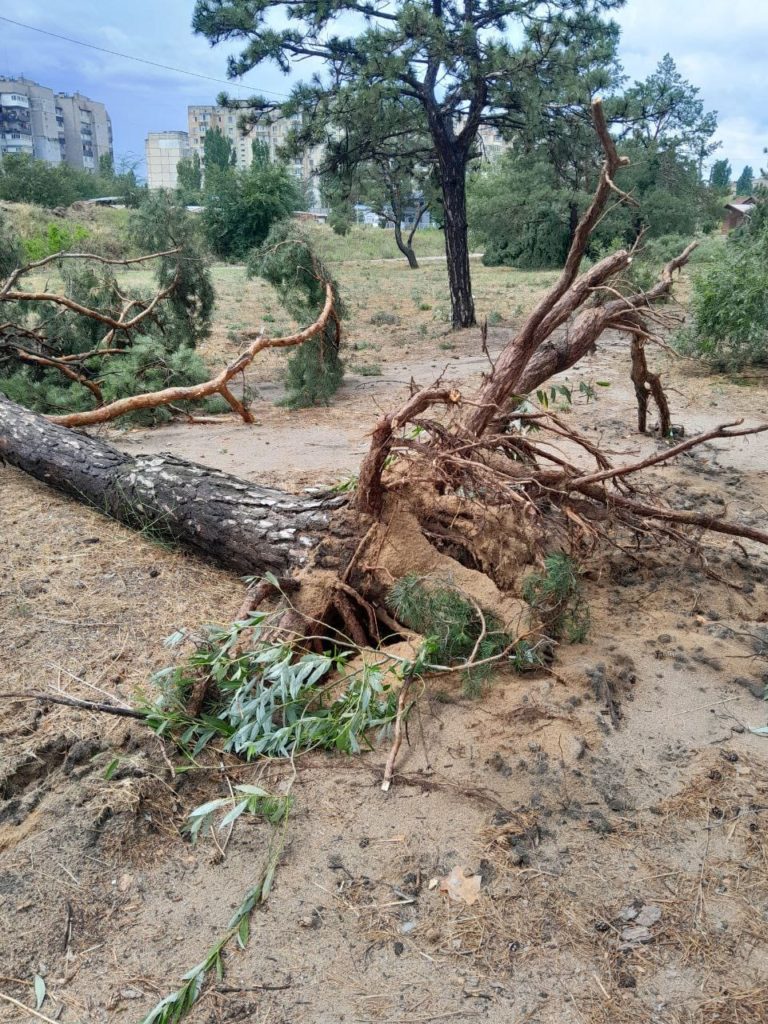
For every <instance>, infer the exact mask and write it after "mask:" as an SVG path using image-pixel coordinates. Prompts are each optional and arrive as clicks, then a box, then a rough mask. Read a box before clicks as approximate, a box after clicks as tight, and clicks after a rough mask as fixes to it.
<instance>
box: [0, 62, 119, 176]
mask: <svg viewBox="0 0 768 1024" xmlns="http://www.w3.org/2000/svg"><path fill="white" fill-rule="evenodd" d="M4 153H9V154H12V153H28V154H29V155H30V156H34V157H36V158H37V159H38V160H45V161H46V163H49V164H60V163H68V164H70V166H72V167H80V168H85V169H86V170H89V171H95V170H97V169H98V166H99V160H100V158H101V157H102V156H111V155H112V123H111V121H110V119H109V114H108V113H107V111H106V108H105V107H104V104H103V103H97V102H95V101H94V100H90V99H88V97H87V96H82V95H81V94H80V93H75V94H74V95H72V96H70V95H68V94H67V93H54V91H53V89H48V88H47V87H46V86H44V85H38V83H37V82H31V81H29V80H28V79H26V78H4V77H2V76H0V155H2V154H4Z"/></svg>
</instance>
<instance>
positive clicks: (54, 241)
mask: <svg viewBox="0 0 768 1024" xmlns="http://www.w3.org/2000/svg"><path fill="white" fill-rule="evenodd" d="M89 235H90V232H89V231H88V230H87V228H84V227H83V226H82V225H81V224H75V225H74V226H73V228H72V230H71V231H70V230H69V228H67V227H65V226H63V225H61V224H57V223H55V222H54V223H51V224H49V225H48V227H47V228H46V231H45V233H44V234H42V235H34V236H33V237H32V238H25V239H24V241H23V243H22V245H23V246H24V255H25V257H26V260H27V262H28V263H34V262H36V261H37V260H42V259H45V257H46V256H53V255H54V254H55V253H57V252H67V251H68V250H69V251H71V250H74V249H79V248H81V243H83V242H85V241H86V239H87V238H88V237H89Z"/></svg>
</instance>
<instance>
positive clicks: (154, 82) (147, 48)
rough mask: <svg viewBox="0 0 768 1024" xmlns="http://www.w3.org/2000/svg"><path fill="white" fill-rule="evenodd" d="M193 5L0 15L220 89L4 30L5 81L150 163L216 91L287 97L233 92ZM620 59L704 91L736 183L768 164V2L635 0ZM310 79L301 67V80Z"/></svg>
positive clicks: (74, 0)
mask: <svg viewBox="0 0 768 1024" xmlns="http://www.w3.org/2000/svg"><path fill="white" fill-rule="evenodd" d="M193 6H194V0H56V2H55V3H51V0H25V2H24V3H23V4H20V3H18V2H17V0H14V2H11V0H0V16H4V17H7V18H11V19H13V20H14V21H22V22H24V23H25V24H26V25H30V26H35V27H36V28H38V29H45V30H47V31H49V32H53V33H57V34H59V35H63V36H69V37H70V38H73V39H78V40H81V41H84V42H88V43H92V44H94V45H96V46H99V47H103V48H105V49H108V50H113V51H119V52H121V53H125V54H130V55H133V56H136V57H141V58H143V59H144V60H148V61H154V62H156V63H158V64H164V65H168V66H172V67H174V68H178V69H183V70H185V71H191V72H195V73H196V74H197V75H203V76H210V78H214V79H219V80H220V81H209V80H207V79H205V78H195V77H192V76H190V75H187V74H181V73H178V72H176V71H170V70H164V69H162V68H158V67H153V66H150V65H147V64H142V63H138V62H136V61H133V60H126V59H124V58H122V57H117V56H111V55H109V54H106V53H101V52H99V51H97V50H93V49H87V48H85V47H82V46H78V45H75V44H73V43H71V42H66V41H64V40H62V39H56V38H52V37H51V36H46V35H42V34H40V33H38V32H35V31H30V30H29V29H27V28H20V27H17V26H15V25H12V24H8V23H7V22H5V21H2V20H0V74H4V75H10V76H15V75H19V74H23V75H24V76H25V77H27V78H31V79H33V80H35V81H37V82H39V83H40V84H41V85H46V86H48V87H50V88H53V89H54V90H55V91H57V92H76V91H79V92H81V93H84V94H85V95H86V96H89V97H90V98H91V99H94V100H100V101H101V102H103V103H104V104H106V107H107V110H108V111H109V114H110V117H111V118H112V126H113V130H114V144H115V155H116V157H117V158H118V160H119V158H120V157H123V156H126V157H129V156H130V157H135V158H136V159H140V160H142V161H143V154H144V139H145V137H146V134H147V132H149V131H167V130H179V129H182V130H184V129H186V127H187V115H186V111H187V106H188V105H189V104H193V103H213V102H215V97H216V95H217V93H218V92H220V91H221V90H223V89H225V90H226V89H228V91H230V92H231V93H232V94H233V95H242V96H246V95H248V94H249V93H252V92H261V93H264V94H268V93H270V92H271V93H277V94H285V93H287V92H288V90H289V88H290V84H291V79H290V78H288V79H286V77H285V76H284V75H283V74H282V73H281V72H280V71H279V70H277V69H276V68H274V67H271V66H267V65H263V66H262V67H261V68H258V69H256V70H254V71H252V72H251V73H250V74H249V75H248V76H246V81H247V83H248V86H249V87H248V88H244V89H240V90H238V89H236V88H233V85H232V84H231V83H230V84H229V85H227V83H226V58H227V55H228V52H230V49H231V52H236V49H237V48H236V47H232V48H228V46H227V45H220V46H217V47H213V48H212V47H210V46H209V44H208V43H207V41H206V40H205V39H203V38H202V37H199V36H195V35H194V34H193V32H192V29H191V27H190V22H191V18H192V9H193ZM613 16H614V17H615V19H616V20H617V21H618V22H619V24H620V25H621V28H622V43H621V48H620V54H621V60H622V63H623V65H624V68H625V71H626V73H627V74H628V75H629V77H630V79H631V80H633V81H634V80H636V79H642V78H645V77H646V76H647V75H648V74H650V73H651V72H652V71H653V70H654V68H655V66H656V64H657V63H658V61H659V60H660V59H661V58H662V57H663V56H664V54H665V53H670V54H671V55H672V57H673V58H674V60H675V62H676V64H677V66H678V69H679V70H680V72H681V73H682V74H683V76H684V77H685V78H687V79H688V80H689V81H690V82H691V83H692V84H693V85H696V86H698V87H699V89H700V91H701V93H700V94H701V97H702V99H703V100H704V103H705V108H706V109H707V110H716V111H718V115H719V123H720V124H719V131H718V136H717V137H718V138H719V139H720V140H722V144H723V145H722V148H721V149H720V150H719V152H718V153H717V154H716V156H725V157H727V158H728V159H729V160H730V161H731V164H732V166H733V172H734V176H736V175H738V174H739V173H740V172H741V170H742V168H743V167H744V165H745V164H750V165H751V166H752V167H753V169H754V170H755V172H756V173H757V172H758V170H759V168H760V167H764V166H765V165H766V164H768V156H764V154H763V148H764V147H765V146H768V60H766V56H765V55H766V53H768V3H765V2H764V0H759V2H755V0H627V3H626V6H625V7H624V8H623V9H622V10H620V11H618V12H615V13H614V15H613ZM303 73H306V65H298V67H297V69H296V72H295V75H293V76H292V77H295V78H296V79H298V78H299V77H300V76H301V75H302V74H303Z"/></svg>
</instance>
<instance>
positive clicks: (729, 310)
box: [676, 201, 768, 369]
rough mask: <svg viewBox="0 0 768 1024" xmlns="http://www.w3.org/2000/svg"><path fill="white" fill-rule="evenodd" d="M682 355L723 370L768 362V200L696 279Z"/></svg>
mask: <svg viewBox="0 0 768 1024" xmlns="http://www.w3.org/2000/svg"><path fill="white" fill-rule="evenodd" d="M676 343H677V346H678V348H679V349H680V351H681V352H684V353H686V354H688V355H693V356H696V357H698V358H701V359H706V360H707V361H709V362H711V363H712V365H713V366H715V367H716V368H718V369H739V368H740V367H743V366H748V365H766V364H768V202H766V201H764V202H763V203H761V204H760V206H759V207H758V208H757V209H756V210H755V211H754V212H753V213H752V214H751V217H750V220H749V222H748V224H746V225H745V226H744V227H743V228H742V229H740V230H739V231H735V232H733V234H732V235H731V236H730V238H729V239H728V242H727V244H726V245H725V246H724V247H723V248H722V249H721V250H720V252H719V254H718V253H717V251H715V253H714V258H713V259H711V261H710V262H709V263H708V264H706V265H705V266H704V269H703V270H701V271H700V272H699V273H698V274H696V275H695V276H694V279H693V295H692V297H691V316H690V323H689V324H688V326H687V327H686V328H685V329H684V330H683V331H681V332H680V333H679V334H678V336H677V339H676Z"/></svg>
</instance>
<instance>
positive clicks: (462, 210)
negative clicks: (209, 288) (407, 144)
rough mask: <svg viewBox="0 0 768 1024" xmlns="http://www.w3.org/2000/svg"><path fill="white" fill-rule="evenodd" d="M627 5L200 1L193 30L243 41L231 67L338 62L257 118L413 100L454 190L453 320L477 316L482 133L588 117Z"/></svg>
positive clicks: (253, 111) (254, 115)
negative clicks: (473, 180) (477, 176)
mask: <svg viewBox="0 0 768 1024" xmlns="http://www.w3.org/2000/svg"><path fill="white" fill-rule="evenodd" d="M622 3H623V0H553V2H550V3H541V0H390V2H388V3H369V2H364V3H360V2H351V3H349V2H342V0H333V2H325V3H319V4H318V3H316V2H312V0H287V2H286V0H197V3H196V5H195V14H194V19H193V27H194V29H195V31H197V32H199V33H201V34H202V35H204V36H206V37H207V38H208V39H209V40H210V42H211V43H214V44H215V43H219V42H230V43H231V42H232V41H233V40H242V41H243V42H244V44H245V45H244V49H243V50H242V52H241V54H240V56H239V57H230V59H229V67H228V74H229V75H230V76H231V77H232V78H237V77H240V76H241V75H244V74H246V73H247V72H249V71H251V70H252V69H253V68H255V67H258V66H259V65H261V64H263V63H265V62H268V61H271V62H273V63H275V64H277V66H278V67H279V68H280V69H281V70H282V71H284V72H286V73H287V72H288V71H289V70H290V69H291V67H292V65H294V64H295V63H296V62H299V61H303V60H305V59H306V58H312V59H313V60H314V61H318V62H320V63H321V64H322V66H323V68H324V70H325V71H326V72H327V74H326V75H322V74H317V75H315V76H313V78H312V80H311V81H310V82H308V83H302V84H300V85H297V86H296V88H295V89H294V91H293V94H292V97H291V100H290V101H289V102H288V103H287V104H286V103H283V104H277V103H275V102H274V101H268V100H264V99H260V98H259V97H255V98H254V99H253V100H252V101H249V102H248V103H246V104H244V106H245V107H246V108H247V109H248V110H249V111H250V113H249V114H247V115H246V121H247V120H248V118H249V117H250V119H251V121H253V120H258V119H259V118H260V117H262V116H265V115H267V114H269V113H270V112H272V111H275V110H278V109H279V110H280V111H281V112H282V113H283V114H301V115H302V116H303V117H304V118H305V119H308V120H310V121H311V120H312V119H313V118H315V117H317V116H320V117H325V116H326V104H327V102H328V101H329V100H334V99H336V98H343V97H344V96H345V94H346V93H347V92H348V91H350V90H351V91H353V92H356V93H358V94H359V93H360V92H361V91H363V90H366V89H376V88H384V89H389V90H391V91H392V93H396V94H397V95H398V96H399V97H400V98H401V99H402V100H403V102H407V103H413V104H414V106H415V108H416V109H417V110H418V114H419V124H418V126H417V130H418V132H419V133H420V134H423V135H424V136H425V137H426V138H427V139H428V140H429V145H430V150H431V153H430V155H429V156H430V159H428V160H427V162H428V163H431V164H433V165H434V167H435V171H436V178H437V185H438V188H439V191H440V193H441V196H440V198H441V200H442V221H443V228H444V232H445V251H446V257H447V265H448V280H449V286H450V295H451V310H452V320H453V325H454V327H469V326H471V325H472V324H474V322H475V305H474V299H473V297H472V284H471V279H470V265H469V243H468V234H467V209H466V178H467V170H468V167H469V165H470V162H471V161H472V159H473V158H474V155H475V152H476V139H477V135H478V131H479V130H480V129H481V128H482V127H487V128H493V129H496V130H497V131H499V132H502V133H505V134H507V135H509V134H512V133H518V134H523V133H525V132H526V131H527V130H528V129H529V127H530V125H531V124H532V122H534V121H536V120H544V121H547V122H548V123H549V124H550V125H551V126H552V130H556V127H555V126H556V125H557V124H559V123H560V122H561V121H562V120H563V119H565V118H568V117H573V116H578V115H579V114H581V116H584V112H585V111H586V109H588V107H589V104H590V102H591V100H592V98H593V96H594V95H595V93H597V92H598V91H600V90H602V89H604V88H605V87H606V86H607V85H609V84H610V83H611V82H612V81H613V79H614V75H615V58H616V45H617V41H618V27H617V26H616V25H615V24H614V23H612V22H606V21H604V20H603V18H602V15H603V14H604V13H605V12H607V11H611V10H614V9H616V8H618V7H620V6H622ZM220 101H221V102H225V103H226V102H228V101H227V98H226V97H222V98H220ZM232 106H235V107H237V106H240V104H238V103H237V102H233V103H232ZM397 130H400V129H399V128H398V129H397Z"/></svg>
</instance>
